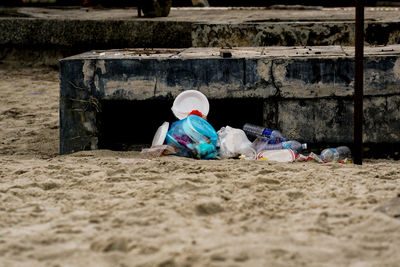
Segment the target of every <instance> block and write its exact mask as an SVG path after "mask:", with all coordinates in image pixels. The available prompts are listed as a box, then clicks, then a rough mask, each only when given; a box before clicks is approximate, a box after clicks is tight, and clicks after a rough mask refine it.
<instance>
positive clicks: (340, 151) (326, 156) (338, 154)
mask: <svg viewBox="0 0 400 267" xmlns="http://www.w3.org/2000/svg"><path fill="white" fill-rule="evenodd" d="M350 155H351V151H350V148H348V147H347V146H339V147H337V148H327V149H324V150H322V152H321V155H320V156H319V157H320V159H321V160H323V161H327V162H330V161H338V160H343V159H345V158H348V157H350Z"/></svg>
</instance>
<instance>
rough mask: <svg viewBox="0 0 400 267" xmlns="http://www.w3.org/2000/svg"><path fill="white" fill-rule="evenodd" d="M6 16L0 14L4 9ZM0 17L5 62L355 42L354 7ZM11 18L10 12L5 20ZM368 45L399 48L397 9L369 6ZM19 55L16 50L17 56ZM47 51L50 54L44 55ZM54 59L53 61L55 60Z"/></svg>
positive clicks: (39, 12) (78, 11) (79, 11)
mask: <svg viewBox="0 0 400 267" xmlns="http://www.w3.org/2000/svg"><path fill="white" fill-rule="evenodd" d="M0 11H1V10H0ZM3 11H4V12H0V59H3V60H4V61H10V60H13V59H15V58H18V57H19V56H20V55H22V57H23V58H24V59H25V61H27V60H33V61H39V62H40V61H41V60H42V59H43V57H45V62H44V63H45V64H48V63H49V62H53V64H56V63H57V60H56V59H57V57H60V56H61V57H65V56H70V55H73V54H76V53H82V52H84V51H88V50H93V49H115V48H128V47H130V48H133V47H136V48H138V47H147V48H156V47H158V48H160V47H164V48H186V47H219V46H233V47H235V46H237V47H248V46H251V47H257V46H294V45H297V46H301V45H344V46H346V45H352V44H353V43H354V10H353V9H351V8H346V9H339V8H337V9H332V8H331V9H329V8H328V9H322V10H266V9H259V8H258V9H237V8H236V9H233V8H178V9H172V11H171V13H170V15H169V16H168V17H166V18H153V19H149V18H146V19H145V18H138V17H137V15H136V10H135V9H132V8H130V9H85V8H66V9H49V8H47V9H46V8H17V9H9V10H8V11H7V10H3ZM7 14H9V15H7ZM365 18H366V20H365V34H366V38H365V40H366V44H369V45H390V44H400V8H382V9H379V8H367V9H366V12H365ZM14 51H16V52H14ZM42 54H44V55H45V56H43V55H42ZM52 57H56V58H53V60H52V61H51V58H52Z"/></svg>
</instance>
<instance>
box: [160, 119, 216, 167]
mask: <svg viewBox="0 0 400 267" xmlns="http://www.w3.org/2000/svg"><path fill="white" fill-rule="evenodd" d="M217 140H218V134H217V132H216V131H215V130H214V128H213V127H212V126H211V125H210V124H209V123H208V122H207V121H206V120H205V119H203V118H201V117H199V116H196V115H190V116H188V117H187V118H185V119H183V120H180V121H176V122H174V123H173V124H172V125H171V128H170V129H169V131H168V133H167V145H170V146H172V147H174V148H175V150H176V151H177V155H179V156H183V157H190V158H197V159H213V158H216V157H217V155H218V152H217Z"/></svg>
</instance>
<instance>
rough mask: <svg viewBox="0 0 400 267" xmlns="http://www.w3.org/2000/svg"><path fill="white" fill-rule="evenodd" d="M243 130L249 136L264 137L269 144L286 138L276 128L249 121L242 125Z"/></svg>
mask: <svg viewBox="0 0 400 267" xmlns="http://www.w3.org/2000/svg"><path fill="white" fill-rule="evenodd" d="M243 131H244V132H245V133H246V134H247V135H249V136H254V137H260V136H261V137H264V138H265V139H267V140H268V143H270V144H277V143H281V142H284V141H285V140H286V139H285V137H283V135H282V133H281V132H280V131H278V130H272V129H268V128H265V127H262V126H258V125H254V124H251V123H246V124H245V125H244V126H243Z"/></svg>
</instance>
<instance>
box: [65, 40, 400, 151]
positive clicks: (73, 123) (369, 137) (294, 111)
mask: <svg viewBox="0 0 400 267" xmlns="http://www.w3.org/2000/svg"><path fill="white" fill-rule="evenodd" d="M230 51H231V53H232V57H231V58H222V57H220V50H219V49H217V48H189V49H154V50H151V49H124V50H107V51H91V52H87V53H84V54H80V55H76V56H73V57H69V58H66V59H63V60H62V61H61V62H60V75H61V82H60V88H61V99H60V118H61V126H60V133H61V138H60V142H61V146H60V147H61V153H62V154H64V153H69V152H72V151H77V150H82V149H96V148H98V142H99V128H98V125H99V123H101V122H100V121H99V116H98V114H99V113H101V103H102V101H143V100H146V101H149V100H156V99H157V100H168V101H171V103H172V101H173V99H174V97H175V96H177V95H178V94H179V93H180V92H182V91H184V90H189V89H195V90H199V91H201V92H203V93H204V94H205V95H206V96H207V97H208V98H209V99H211V100H212V99H222V100H225V99H237V102H236V106H234V107H229V108H235V109H238V108H239V109H240V108H241V107H240V103H241V101H242V100H244V99H254V101H260V100H261V101H262V105H263V110H264V111H261V112H263V114H262V117H263V118H264V121H263V124H265V125H268V126H270V127H273V128H277V129H280V130H281V131H282V132H284V133H285V134H286V136H287V137H288V138H291V139H292V138H294V139H298V140H301V141H304V142H309V143H319V142H335V143H340V142H342V143H346V142H347V143H348V142H351V140H352V127H353V126H352V125H353V124H352V114H353V110H352V107H353V103H352V95H353V75H354V74H353V72H354V67H353V65H354V61H353V58H354V49H353V48H352V47H340V46H334V47H323V46H322V47H268V48H266V47H253V48H252V47H246V48H235V49H231V50H230ZM365 73H366V75H365V85H364V88H365V93H364V94H365V96H366V97H365V100H364V105H365V108H364V113H365V121H364V129H365V131H364V141H365V142H372V143H380V142H399V141H400V120H399V117H400V45H391V46H381V47H367V48H366V49H365ZM227 108H228V107H227ZM161 112H169V111H167V110H165V111H161ZM246 114H249V119H251V118H252V117H253V116H255V115H254V114H253V115H252V113H251V112H248V113H246ZM115 116H122V115H121V114H120V115H115ZM135 116H136V115H135ZM140 116H142V117H143V116H148V118H147V120H152V119H153V118H154V116H156V115H155V114H140ZM216 116H218V115H217V114H216ZM133 120H134V119H133ZM377 125H379V127H377ZM149 135H150V136H152V133H149Z"/></svg>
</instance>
